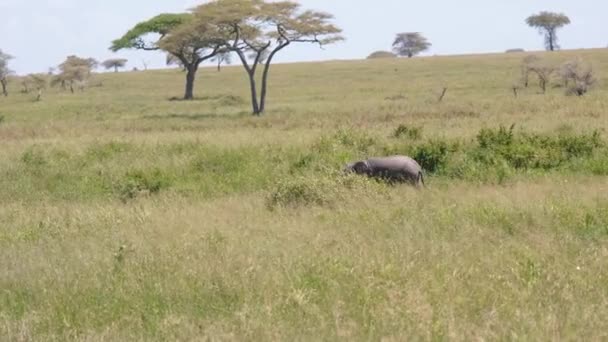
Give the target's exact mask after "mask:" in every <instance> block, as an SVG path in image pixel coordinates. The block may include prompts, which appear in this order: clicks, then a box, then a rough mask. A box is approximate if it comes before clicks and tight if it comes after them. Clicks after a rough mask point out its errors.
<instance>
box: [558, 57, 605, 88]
mask: <svg viewBox="0 0 608 342" xmlns="http://www.w3.org/2000/svg"><path fill="white" fill-rule="evenodd" d="M560 74H561V77H562V80H563V81H564V85H565V86H566V95H577V96H583V95H585V94H586V93H587V92H588V91H589V89H590V88H591V86H593V85H594V84H595V83H596V79H595V76H594V72H593V68H592V67H591V65H590V64H587V65H586V64H585V63H584V62H583V60H581V59H576V60H573V61H568V62H566V63H564V64H563V65H562V67H561V70H560Z"/></svg>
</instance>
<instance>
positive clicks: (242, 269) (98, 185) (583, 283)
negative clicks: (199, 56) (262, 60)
mask: <svg viewBox="0 0 608 342" xmlns="http://www.w3.org/2000/svg"><path fill="white" fill-rule="evenodd" d="M606 53H607V52H606V51H604V50H594V51H575V52H561V53H556V54H551V55H549V56H548V57H546V58H548V59H554V60H555V61H556V63H557V62H559V61H562V60H566V59H572V57H573V56H577V55H582V56H583V57H584V58H585V59H586V60H589V61H591V62H592V63H594V70H596V71H597V72H598V74H599V75H600V76H601V74H602V73H603V72H604V70H608V65H606V64H605V63H606V62H605V61H606V60H608V59H606ZM522 57H523V56H518V55H514V54H508V55H494V56H492V55H489V56H456V57H440V58H420V59H413V60H401V59H399V60H374V61H350V62H326V63H306V64H293V65H278V66H276V68H275V69H273V70H272V78H271V81H272V84H271V93H270V96H271V98H270V99H269V101H270V103H269V105H270V112H269V113H268V114H267V115H266V116H265V117H262V118H251V117H249V115H248V114H247V111H248V106H247V103H246V102H241V101H238V100H235V98H234V97H237V98H241V99H247V93H246V91H247V89H246V88H245V86H246V84H245V82H244V75H243V71H242V70H240V69H239V68H235V67H231V68H224V69H223V71H222V72H221V73H216V72H214V71H212V70H207V69H205V70H202V72H201V75H200V76H199V83H198V84H197V86H198V88H197V93H198V95H199V96H201V97H202V96H206V98H205V99H201V100H198V101H194V102H190V103H186V102H181V101H168V98H169V97H171V96H177V95H179V90H180V89H181V86H182V84H181V83H182V77H183V75H182V74H181V73H180V72H178V71H158V72H145V73H122V74H118V75H114V74H111V75H98V76H97V77H98V78H99V79H100V80H102V81H103V82H104V87H102V88H93V89H90V90H87V91H86V92H85V93H84V94H77V95H74V96H73V95H70V94H67V93H66V94H63V93H56V92H55V91H51V93H49V94H47V95H46V96H45V97H44V100H43V101H42V102H40V103H35V102H32V99H30V96H28V95H22V94H13V95H12V96H10V97H8V98H7V99H4V98H2V99H0V106H1V107H0V115H1V116H4V118H5V119H4V121H3V122H1V123H0V141H2V146H3V148H2V149H1V150H0V175H2V179H0V203H1V205H0V270H2V272H0V336H3V337H4V338H5V339H7V340H11V341H13V340H14V341H27V340H58V341H59V340H61V341H63V340H82V341H97V340H100V341H101V340H104V341H105V340H206V339H214V340H294V339H298V340H301V339H304V340H370V339H371V340H380V339H384V340H388V341H391V340H403V339H404V338H408V339H415V340H416V339H421V340H444V339H454V340H473V339H475V340H476V339H481V340H488V339H492V340H497V339H522V340H539V339H541V340H543V339H551V340H575V339H576V340H578V339H582V340H603V339H606V338H608V335H606V331H608V326H607V324H606V322H607V321H608V309H607V308H608V285H607V284H608V270H607V269H606V262H605V260H606V258H607V257H608V244H607V243H608V182H607V181H606V177H605V173H604V172H607V171H606V170H608V169H606V165H608V163H606V162H605V161H606V160H608V157H607V156H608V153H606V150H605V148H601V149H598V150H597V151H595V152H594V153H593V155H590V156H584V157H583V156H581V157H580V158H577V159H575V160H573V161H571V162H569V163H567V164H565V165H564V166H563V167H559V168H555V169H550V170H544V169H534V170H517V169H509V171H508V174H507V175H506V176H505V177H506V178H505V179H503V178H500V179H499V181H495V180H493V179H489V180H486V181H475V180H473V179H471V178H470V177H468V178H467V177H463V178H458V177H453V176H450V175H449V174H448V173H442V172H438V173H437V174H435V175H429V177H428V183H429V188H428V189H426V190H425V191H417V190H415V189H412V188H409V187H407V186H398V187H394V188H393V187H388V186H385V185H383V184H377V183H375V182H368V181H365V180H360V179H350V180H349V179H347V180H344V179H342V178H341V177H340V176H338V175H336V174H335V170H339V166H340V165H341V163H342V162H344V161H346V160H349V159H351V158H355V157H363V156H365V155H366V154H371V153H381V152H382V151H384V150H386V149H404V150H407V149H408V148H409V147H408V146H409V145H412V146H418V145H420V144H426V143H429V142H431V141H437V140H442V141H454V140H457V141H460V142H461V144H463V146H465V147H463V149H464V150H463V151H464V152H462V153H465V154H466V153H469V152H470V151H473V147H472V146H473V144H474V139H475V136H476V134H477V133H478V132H479V130H480V129H481V128H484V127H489V128H496V127H497V126H498V125H499V124H504V125H507V126H509V125H511V124H512V123H516V124H517V129H518V130H522V131H525V132H538V133H539V134H544V135H546V136H549V137H552V136H555V135H557V134H558V133H559V132H566V131H567V132H579V133H584V134H586V133H587V132H589V131H591V130H599V131H601V132H603V131H604V130H605V129H606V128H607V127H608V121H607V118H608V117H607V116H606V114H605V113H606V110H605V103H606V98H607V97H608V88H606V87H605V86H604V85H603V84H599V85H598V86H597V87H596V88H595V89H593V90H592V91H591V92H590V93H589V94H588V96H585V97H582V98H573V97H566V96H564V94H563V91H564V90H563V89H549V91H548V94H547V95H545V96H543V95H539V94H536V90H534V89H530V90H527V91H526V92H523V94H521V96H520V97H519V98H518V99H515V98H513V96H512V94H511V89H510V85H511V84H512V80H513V78H515V77H517V76H518V72H519V62H520V60H521V58H522ZM443 86H447V87H449V91H448V94H447V96H446V98H445V99H444V102H443V103H441V104H437V103H436V96H437V94H435V92H438V91H440V90H441V88H442V87H443ZM12 90H13V93H16V91H15V90H16V89H12ZM228 95H230V96H228ZM388 97H394V99H387V98H388ZM399 125H407V126H408V127H421V128H422V138H421V139H420V141H413V140H408V138H407V137H402V138H395V137H393V135H394V131H395V129H396V128H397V127H398V126H399ZM336 132H338V133H336ZM593 163H595V164H593ZM450 165H451V164H450ZM589 165H595V166H594V167H591V166H589ZM449 167H451V166H449ZM486 167H488V169H487V171H488V172H492V171H493V169H492V167H491V166H486ZM484 170H485V169H481V171H479V170H478V171H477V172H484ZM467 172H472V171H467ZM472 174H474V173H472ZM277 184H282V185H285V184H286V185H285V186H286V187H285V188H282V189H283V190H284V191H294V192H293V196H294V197H280V199H281V200H282V201H291V200H294V199H295V200H294V202H285V203H284V204H286V205H285V206H281V205H278V206H274V207H269V205H268V203H269V198H271V197H272V194H273V193H276V191H277V186H278V185H277ZM285 189H287V190H285ZM293 189H296V190H297V192H296V190H293ZM300 191H301V192H300ZM310 196H312V197H310ZM315 196H320V197H315ZM319 198H320V200H318V199H319Z"/></svg>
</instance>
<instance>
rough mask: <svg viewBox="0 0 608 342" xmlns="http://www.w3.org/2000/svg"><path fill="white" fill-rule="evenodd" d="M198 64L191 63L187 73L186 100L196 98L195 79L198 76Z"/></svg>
mask: <svg viewBox="0 0 608 342" xmlns="http://www.w3.org/2000/svg"><path fill="white" fill-rule="evenodd" d="M197 69H198V66H197V65H189V66H188V67H187V73H186V93H185V94H184V100H192V99H194V79H195V78H196V71H197Z"/></svg>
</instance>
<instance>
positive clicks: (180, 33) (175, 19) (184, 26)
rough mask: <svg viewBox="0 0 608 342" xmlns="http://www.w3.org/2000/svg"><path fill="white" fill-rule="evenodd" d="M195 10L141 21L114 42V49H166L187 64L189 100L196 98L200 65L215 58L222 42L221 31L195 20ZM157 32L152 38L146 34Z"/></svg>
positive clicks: (186, 98) (186, 94) (184, 65)
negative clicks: (196, 83) (192, 12)
mask: <svg viewBox="0 0 608 342" xmlns="http://www.w3.org/2000/svg"><path fill="white" fill-rule="evenodd" d="M192 19H193V15H192V14H191V13H181V14H170V13H166V14H160V15H158V16H156V17H154V18H152V19H150V20H147V21H144V22H141V23H139V24H137V25H135V27H133V28H132V29H131V30H129V31H128V32H127V33H126V34H125V35H124V36H123V37H121V38H120V39H117V40H115V41H114V42H112V46H111V47H110V50H112V51H114V52H116V51H119V50H122V49H137V50H145V51H156V50H164V51H166V52H167V53H169V54H170V55H172V56H173V57H175V58H176V59H177V60H179V63H180V64H181V65H183V67H184V69H185V70H186V90H185V94H184V99H185V100H191V99H193V98H194V80H195V78H196V73H197V71H198V68H199V66H200V64H201V63H202V62H204V61H206V60H208V59H210V58H213V57H214V56H215V55H216V54H217V53H218V51H219V50H220V47H221V45H222V41H218V36H219V34H218V33H217V32H212V31H211V30H212V29H213V27H212V26H210V25H209V24H208V23H200V22H199V23H197V25H196V26H195V25H193V23H192ZM149 35H155V36H156V37H155V39H153V40H152V41H146V40H145V38H146V36H149Z"/></svg>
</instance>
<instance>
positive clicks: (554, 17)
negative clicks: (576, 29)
mask: <svg viewBox="0 0 608 342" xmlns="http://www.w3.org/2000/svg"><path fill="white" fill-rule="evenodd" d="M526 24H528V26H530V27H533V28H537V29H538V31H539V32H540V33H541V34H543V35H544V37H545V48H546V49H547V50H549V51H554V50H556V49H559V48H560V46H559V44H558V39H557V29H559V28H561V27H564V26H566V25H568V24H570V18H568V17H567V16H566V15H565V14H563V13H553V12H547V11H543V12H540V13H539V14H535V15H532V16H530V17H528V18H527V19H526Z"/></svg>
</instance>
